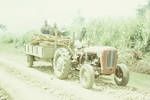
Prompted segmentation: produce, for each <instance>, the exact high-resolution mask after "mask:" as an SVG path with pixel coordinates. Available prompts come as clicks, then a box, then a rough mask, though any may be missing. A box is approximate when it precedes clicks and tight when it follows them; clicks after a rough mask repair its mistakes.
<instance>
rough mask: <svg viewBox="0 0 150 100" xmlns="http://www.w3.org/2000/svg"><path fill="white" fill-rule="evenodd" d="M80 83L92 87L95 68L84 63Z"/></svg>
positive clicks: (85, 86) (88, 87)
mask: <svg viewBox="0 0 150 100" xmlns="http://www.w3.org/2000/svg"><path fill="white" fill-rule="evenodd" d="M79 76H80V83H81V85H82V86H83V87H84V88H87V89H90V88H92V87H93V84H94V70H93V67H92V66H91V65H89V64H83V65H82V66H81V69H80V75H79Z"/></svg>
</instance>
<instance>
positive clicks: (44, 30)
mask: <svg viewBox="0 0 150 100" xmlns="http://www.w3.org/2000/svg"><path fill="white" fill-rule="evenodd" d="M41 32H42V33H43V34H50V35H52V32H51V26H50V25H48V22H47V20H45V22H44V25H43V26H42V28H41Z"/></svg>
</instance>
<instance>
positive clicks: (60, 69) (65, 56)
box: [53, 48, 71, 79]
mask: <svg viewBox="0 0 150 100" xmlns="http://www.w3.org/2000/svg"><path fill="white" fill-rule="evenodd" d="M53 68H54V73H55V75H56V77H57V78H59V79H66V78H67V77H68V74H69V72H70V69H71V59H70V53H69V51H68V50H67V49H66V48H59V49H57V50H56V52H55V54H54V59H53Z"/></svg>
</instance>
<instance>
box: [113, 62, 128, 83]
mask: <svg viewBox="0 0 150 100" xmlns="http://www.w3.org/2000/svg"><path fill="white" fill-rule="evenodd" d="M114 80H115V82H116V84H117V85H119V86H126V85H127V84H128V81H129V70H128V68H127V66H126V65H124V64H118V65H117V68H116V71H115V76H114Z"/></svg>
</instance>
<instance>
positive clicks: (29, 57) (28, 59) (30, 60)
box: [27, 55, 34, 67]
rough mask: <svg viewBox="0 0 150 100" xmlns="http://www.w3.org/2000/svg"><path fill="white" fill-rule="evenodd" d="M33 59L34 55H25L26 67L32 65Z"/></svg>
mask: <svg viewBox="0 0 150 100" xmlns="http://www.w3.org/2000/svg"><path fill="white" fill-rule="evenodd" d="M33 60H34V56H32V55H27V63H28V67H32V66H33Z"/></svg>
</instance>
